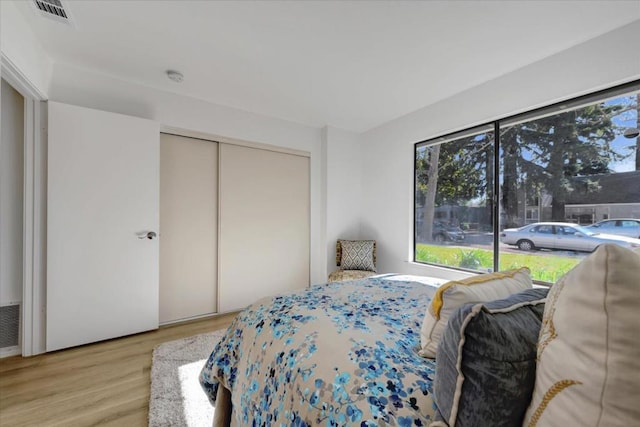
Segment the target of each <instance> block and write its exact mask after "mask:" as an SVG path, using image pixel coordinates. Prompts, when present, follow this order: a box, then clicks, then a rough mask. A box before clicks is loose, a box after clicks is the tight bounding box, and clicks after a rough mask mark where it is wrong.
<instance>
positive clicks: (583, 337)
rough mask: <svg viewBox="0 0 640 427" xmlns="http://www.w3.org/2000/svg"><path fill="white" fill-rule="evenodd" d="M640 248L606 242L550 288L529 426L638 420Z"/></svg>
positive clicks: (634, 422) (621, 423)
mask: <svg viewBox="0 0 640 427" xmlns="http://www.w3.org/2000/svg"><path fill="white" fill-rule="evenodd" d="M639 276H640V256H639V254H638V253H634V252H632V251H630V250H628V249H625V248H622V247H620V246H617V245H602V246H601V247H599V248H598V249H597V250H596V251H595V252H594V253H593V254H591V255H589V257H587V258H585V259H584V260H583V261H582V262H581V263H580V264H578V265H577V266H575V267H574V268H573V269H572V270H571V271H569V272H568V273H567V274H566V275H565V276H564V277H563V278H561V279H560V280H559V281H558V283H556V284H555V285H554V286H553V287H552V288H551V291H549V296H548V297H547V303H546V306H545V309H544V317H543V319H542V328H541V330H540V336H539V338H538V366H537V369H536V385H535V388H534V391H533V398H532V399H531V404H530V406H529V409H528V410H527V414H526V416H525V420H524V424H523V425H524V426H531V427H534V426H596V425H598V426H632V425H633V426H637V425H639V424H638V423H640V344H639V339H640V334H639V333H638V326H639V325H640V314H639V311H638V310H639V307H640V280H639V279H638V277H639Z"/></svg>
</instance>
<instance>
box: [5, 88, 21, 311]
mask: <svg viewBox="0 0 640 427" xmlns="http://www.w3.org/2000/svg"><path fill="white" fill-rule="evenodd" d="M0 98H2V106H1V108H0V116H2V124H1V126H0V127H1V131H0V134H1V135H0V305H5V304H7V303H10V302H18V301H22V206H23V190H22V188H23V174H24V167H23V165H24V98H23V97H22V95H20V94H19V93H18V92H17V91H16V90H15V89H14V88H12V87H11V86H10V85H9V84H8V83H7V82H6V81H4V79H3V80H2V88H1V89H0Z"/></svg>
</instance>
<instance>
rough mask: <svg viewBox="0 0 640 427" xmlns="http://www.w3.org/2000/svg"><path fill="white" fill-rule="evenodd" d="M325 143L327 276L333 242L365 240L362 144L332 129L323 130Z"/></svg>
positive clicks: (354, 136) (333, 266) (332, 260)
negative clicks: (362, 215) (361, 214)
mask: <svg viewBox="0 0 640 427" xmlns="http://www.w3.org/2000/svg"><path fill="white" fill-rule="evenodd" d="M323 138H324V141H323V143H324V144H326V147H325V148H326V164H327V170H326V183H327V187H326V192H327V202H326V205H327V211H326V221H327V222H326V224H327V225H326V236H327V243H326V249H327V271H326V274H327V275H328V274H329V273H330V272H332V271H334V270H335V269H336V268H337V267H336V264H335V257H336V240H338V239H360V238H363V239H365V238H368V237H367V236H363V235H361V233H360V220H361V217H360V206H361V204H362V196H361V193H362V148H361V147H362V145H361V144H360V142H359V140H358V134H356V133H353V132H349V131H346V130H342V129H337V128H333V127H325V128H324V129H323Z"/></svg>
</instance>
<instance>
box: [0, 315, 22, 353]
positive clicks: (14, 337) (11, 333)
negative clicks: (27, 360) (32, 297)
mask: <svg viewBox="0 0 640 427" xmlns="http://www.w3.org/2000/svg"><path fill="white" fill-rule="evenodd" d="M19 345H20V303H10V304H8V305H4V306H0V357H6V356H13V355H16V354H20V347H19Z"/></svg>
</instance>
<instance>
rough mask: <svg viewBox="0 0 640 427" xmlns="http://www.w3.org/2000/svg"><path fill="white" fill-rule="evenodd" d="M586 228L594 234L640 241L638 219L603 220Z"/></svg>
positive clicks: (639, 221)
mask: <svg viewBox="0 0 640 427" xmlns="http://www.w3.org/2000/svg"><path fill="white" fill-rule="evenodd" d="M586 228H588V229H590V230H592V231H595V232H596V233H607V234H616V235H618V236H627V237H636V238H638V239H640V219H634V218H617V219H605V220H602V221H598V222H596V223H595V224H591V225H588V226H587V227H586Z"/></svg>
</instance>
